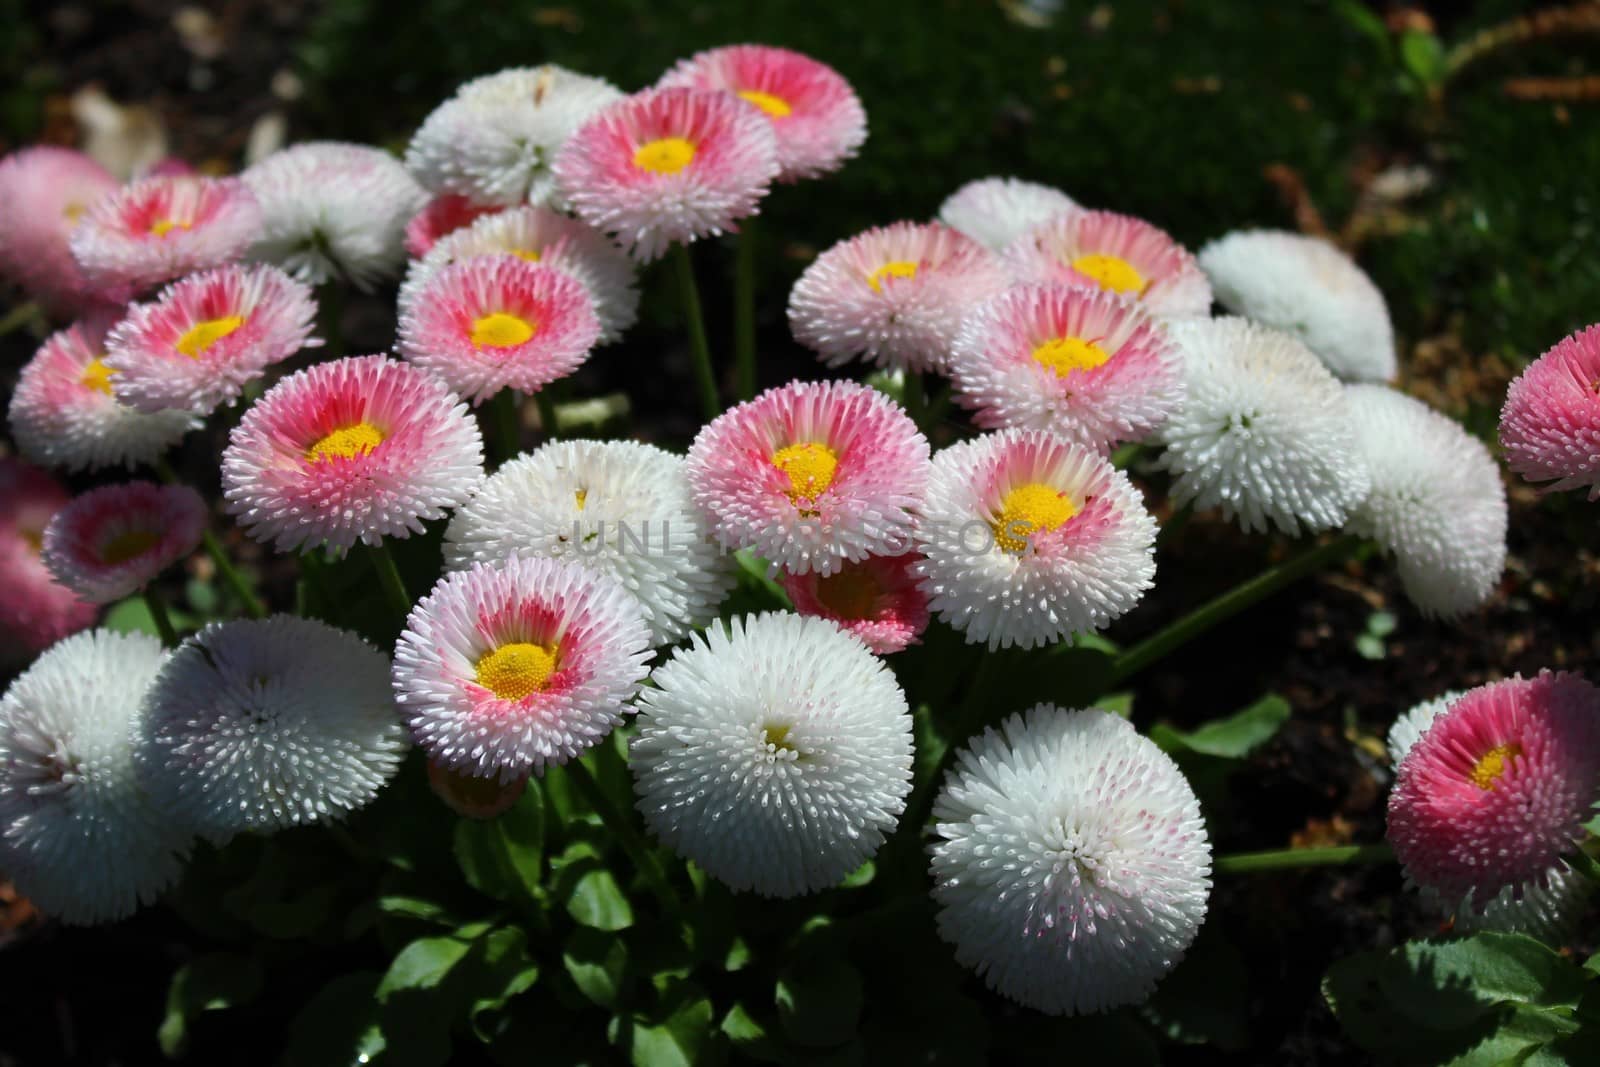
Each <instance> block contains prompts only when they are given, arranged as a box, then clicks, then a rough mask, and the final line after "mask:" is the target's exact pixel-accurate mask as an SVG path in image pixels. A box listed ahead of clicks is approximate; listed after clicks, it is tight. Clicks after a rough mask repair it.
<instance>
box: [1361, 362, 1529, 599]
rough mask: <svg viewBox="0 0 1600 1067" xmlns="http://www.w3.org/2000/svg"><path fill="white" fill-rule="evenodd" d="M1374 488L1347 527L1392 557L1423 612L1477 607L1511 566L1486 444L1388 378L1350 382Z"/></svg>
mask: <svg viewBox="0 0 1600 1067" xmlns="http://www.w3.org/2000/svg"><path fill="white" fill-rule="evenodd" d="M1345 394H1346V396H1347V397H1348V400H1349V410H1350V418H1351V422H1352V425H1353V427H1354V430H1355V439H1356V446H1357V449H1358V454H1359V457H1360V459H1361V460H1362V462H1363V463H1364V464H1365V466H1366V467H1367V469H1368V470H1369V471H1370V472H1371V474H1370V477H1371V486H1372V488H1371V491H1370V492H1368V493H1367V494H1366V495H1365V496H1364V497H1363V498H1362V499H1361V500H1360V501H1359V502H1358V504H1357V506H1356V507H1355V509H1354V510H1353V511H1352V512H1351V515H1350V521H1349V523H1348V528H1349V529H1350V530H1351V532H1353V533H1358V534H1361V535H1362V536H1364V537H1370V538H1372V539H1373V540H1374V541H1377V542H1378V544H1379V545H1380V546H1381V547H1382V548H1383V550H1384V551H1385V552H1387V553H1389V554H1390V555H1392V556H1394V558H1395V563H1396V565H1397V566H1396V569H1397V570H1398V571H1399V574H1400V581H1401V583H1402V584H1403V585H1404V586H1405V591H1406V596H1408V597H1409V598H1410V599H1411V602H1412V603H1413V604H1415V605H1416V606H1417V608H1418V610H1420V611H1421V612H1422V613H1423V614H1424V615H1427V616H1434V617H1440V618H1446V619H1449V618H1455V617H1457V616H1459V615H1462V614H1464V613H1466V612H1468V611H1471V610H1472V609H1473V608H1476V607H1478V606H1479V605H1481V604H1482V603H1483V602H1484V601H1485V600H1487V599H1488V598H1489V596H1490V595H1491V594H1492V593H1493V592H1494V590H1495V587H1496V586H1497V585H1498V584H1499V583H1500V575H1501V573H1502V572H1503V571H1504V570H1505V565H1506V489H1505V484H1504V483H1503V482H1502V481H1501V480H1500V468H1499V465H1498V464H1496V463H1495V461H1494V457H1492V456H1490V455H1489V450H1488V449H1487V448H1485V447H1484V445H1483V442H1482V441H1479V440H1478V439H1477V438H1476V437H1473V436H1472V435H1471V434H1469V433H1467V431H1466V430H1465V429H1464V428H1462V426H1461V424H1460V423H1458V422H1456V421H1455V420H1454V419H1452V418H1449V417H1448V416H1445V415H1441V414H1439V413H1438V412H1436V411H1433V410H1432V409H1430V408H1429V407H1428V406H1427V405H1426V404H1424V403H1422V402H1421V401H1420V400H1416V399H1413V398H1412V397H1409V396H1406V395H1404V394H1403V393H1397V392H1395V391H1394V390H1393V389H1390V388H1388V387H1387V386H1382V385H1351V386H1346V387H1345Z"/></svg>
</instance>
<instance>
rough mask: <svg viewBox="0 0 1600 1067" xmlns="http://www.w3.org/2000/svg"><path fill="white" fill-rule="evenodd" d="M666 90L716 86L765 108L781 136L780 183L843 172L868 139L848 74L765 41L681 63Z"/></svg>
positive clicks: (665, 81)
mask: <svg viewBox="0 0 1600 1067" xmlns="http://www.w3.org/2000/svg"><path fill="white" fill-rule="evenodd" d="M658 87H659V88H662V89H716V90H721V91H722V92H726V93H732V94H734V95H735V96H737V97H739V98H740V99H741V100H744V101H746V102H747V103H750V104H753V105H755V106H756V107H758V108H760V109H761V113H762V114H763V115H765V116H766V118H767V121H768V122H770V123H772V132H773V133H774V134H776V135H777V138H778V180H779V181H788V182H792V181H798V180H799V179H801V178H817V177H821V176H822V175H824V174H827V173H829V172H831V171H835V170H838V169H839V168H840V167H841V166H843V165H844V161H845V160H847V159H849V158H850V157H851V156H854V155H855V154H856V152H857V151H859V150H860V148H861V145H862V144H863V143H864V142H865V141H866V139H867V113H866V111H865V110H864V109H863V108H862V107H861V101H860V99H859V98H857V96H856V94H855V90H854V89H851V88H850V83H849V82H847V81H845V80H844V77H843V75H841V74H840V73H839V72H838V71H836V70H834V69H833V68H832V67H830V66H828V65H827V64H825V63H819V62H817V61H816V60H815V59H812V58H811V57H810V56H806V55H801V54H800V53H799V52H791V51H790V50H789V49H787V48H773V47H771V46H769V45H760V44H736V45H729V46H727V47H724V48H713V49H711V50H710V51H708V52H701V53H699V54H698V55H695V56H692V57H690V58H689V59H685V60H681V61H680V62H679V63H678V65H677V66H676V67H674V68H673V69H672V70H670V71H668V72H667V73H666V75H665V76H664V77H663V78H662V79H661V81H660V82H659V83H658Z"/></svg>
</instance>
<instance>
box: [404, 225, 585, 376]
mask: <svg viewBox="0 0 1600 1067" xmlns="http://www.w3.org/2000/svg"><path fill="white" fill-rule="evenodd" d="M599 339H600V320H599V319H598V318H596V317H595V313H594V306H593V304H592V303H591V301H590V300H589V293H588V291H587V290H586V289H584V287H583V285H582V284H581V283H580V282H578V281H577V280H576V279H575V278H573V277H571V276H570V275H566V274H562V273H561V272H560V271H557V270H552V269H551V268H549V267H544V266H540V265H539V264H537V263H529V262H527V261H526V260H523V259H519V258H517V257H516V256H479V257H477V258H474V259H469V260H466V261H465V262H462V263H456V264H453V265H452V266H448V267H445V268H444V269H443V270H441V271H439V272H437V273H436V274H434V275H433V276H432V277H430V278H429V279H428V281H427V282H426V284H424V285H423V287H422V291H421V292H420V293H418V294H417V296H416V299H415V300H413V301H412V304H411V308H410V310H409V312H408V313H407V314H406V315H405V316H404V317H403V318H401V320H400V344H399V350H400V354H401V355H402V356H404V357H405V358H406V359H407V360H409V361H410V362H412V363H414V364H416V365H417V366H419V367H422V368H424V369H426V370H429V371H432V372H433V373H434V374H437V375H438V376H439V377H440V379H441V380H443V381H444V383H445V384H446V385H448V386H449V387H450V388H451V389H453V390H454V391H456V392H457V393H460V394H461V395H462V396H463V397H465V398H466V399H468V400H470V401H472V402H473V403H474V404H481V403H483V402H484V401H485V400H487V399H489V398H490V397H491V396H493V395H494V394H495V393H498V392H499V391H500V390H502V389H515V390H517V391H518V392H522V393H536V392H538V391H539V390H540V389H542V388H544V387H545V386H546V385H549V384H550V383H551V382H553V381H555V380H556V379H557V378H565V377H566V376H567V375H569V374H571V373H572V372H573V371H575V370H577V369H578V368H579V367H580V366H582V365H583V361H584V360H586V359H588V358H589V351H590V350H591V349H592V348H593V347H594V345H595V342H597V341H598V340H599Z"/></svg>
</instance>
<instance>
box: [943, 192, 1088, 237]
mask: <svg viewBox="0 0 1600 1067" xmlns="http://www.w3.org/2000/svg"><path fill="white" fill-rule="evenodd" d="M1081 210H1083V209H1082V208H1080V207H1079V206H1078V202H1077V201H1076V200H1074V199H1072V197H1070V196H1068V195H1067V194H1066V193H1063V192H1062V191H1061V190H1060V189H1056V188H1054V187H1052V186H1049V185H1040V184H1039V183H1038V182H1027V181H1023V180H1022V179H1021V178H1000V177H994V178H979V179H977V180H976V181H970V182H968V183H967V184H965V185H963V186H962V187H961V188H959V189H957V190H956V191H955V192H953V193H951V194H950V195H949V196H948V197H947V198H946V199H945V202H944V203H943V204H941V205H939V221H940V222H943V223H944V224H945V225H946V226H949V227H951V228H952V229H957V230H960V231H961V232H962V233H964V234H966V235H967V236H968V237H970V238H972V239H973V240H974V241H977V242H978V243H979V244H981V245H983V246H984V247H985V248H988V249H991V250H993V251H995V252H999V251H1000V250H1001V249H1003V248H1005V246H1006V245H1008V244H1010V243H1011V242H1012V241H1015V240H1016V239H1017V238H1018V237H1021V236H1022V235H1023V234H1025V233H1027V232H1028V231H1029V230H1031V229H1033V228H1034V227H1035V226H1038V225H1039V224H1040V223H1044V222H1049V221H1050V220H1051V219H1053V218H1055V217H1056V216H1057V215H1065V214H1067V213H1068V212H1072V211H1081Z"/></svg>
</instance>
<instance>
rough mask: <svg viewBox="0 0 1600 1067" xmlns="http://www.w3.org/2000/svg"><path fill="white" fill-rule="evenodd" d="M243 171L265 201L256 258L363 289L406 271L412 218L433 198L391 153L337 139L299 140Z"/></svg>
mask: <svg viewBox="0 0 1600 1067" xmlns="http://www.w3.org/2000/svg"><path fill="white" fill-rule="evenodd" d="M240 177H241V178H243V179H244V183H245V184H246V185H248V186H249V187H250V191H251V192H253V193H255V195H256V199H257V200H258V201H260V203H261V232H260V234H259V235H258V236H257V238H256V241H255V243H254V244H253V245H251V246H250V256H251V258H252V259H257V260H261V261H263V262H266V263H273V264H276V265H277V266H279V267H281V268H283V270H284V271H286V272H287V273H288V274H290V275H291V276H292V277H294V278H296V279H298V280H299V281H302V282H305V283H306V284H308V285H321V284H322V283H324V282H326V281H329V280H333V279H338V280H340V281H346V282H349V283H350V284H351V285H354V286H355V287H356V288H357V289H360V290H362V291H363V292H369V291H371V289H372V288H373V287H374V286H375V285H377V283H379V282H381V281H384V280H386V279H388V278H393V277H394V276H395V275H397V274H399V273H400V268H401V267H402V266H404V264H405V261H406V252H405V233H406V224H407V223H408V222H410V221H411V218H412V216H414V215H415V214H416V213H417V212H418V211H421V210H422V206H423V204H425V203H426V202H427V199H428V194H427V193H425V192H423V191H422V187H421V186H420V185H418V184H417V183H416V181H415V180H413V179H412V177H411V175H410V174H408V173H407V172H406V169H405V167H403V166H401V164H400V161H399V160H398V159H396V158H394V157H393V156H391V155H390V154H389V153H387V152H385V151H383V150H382V149H378V148H370V147H368V146H366V145H358V144H343V143H341V142H338V141H310V142H306V143H304V144H297V145H293V146H291V147H289V148H286V149H284V150H283V151H281V152H274V153H273V154H272V155H270V156H268V157H267V158H265V159H263V160H262V161H261V162H259V163H257V164H255V165H254V166H252V167H251V168H250V169H249V170H247V171H245V172H244V173H243V174H242V175H240Z"/></svg>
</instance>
